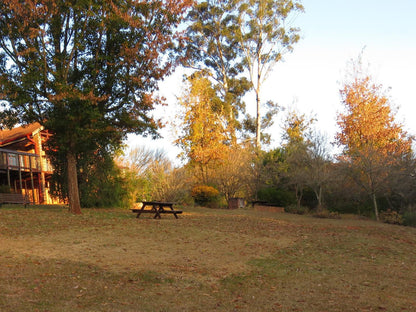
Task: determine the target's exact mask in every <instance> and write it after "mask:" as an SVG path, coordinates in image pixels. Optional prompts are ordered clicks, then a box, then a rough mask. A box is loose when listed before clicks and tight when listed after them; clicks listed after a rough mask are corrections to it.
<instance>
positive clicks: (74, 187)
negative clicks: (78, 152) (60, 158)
mask: <svg viewBox="0 0 416 312" xmlns="http://www.w3.org/2000/svg"><path fill="white" fill-rule="evenodd" d="M66 158H67V162H68V202H69V211H70V212H71V213H73V214H81V203H80V200H79V190H78V174H77V160H76V157H75V155H74V153H72V152H68V154H67V156H66Z"/></svg>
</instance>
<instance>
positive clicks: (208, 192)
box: [191, 185, 219, 206]
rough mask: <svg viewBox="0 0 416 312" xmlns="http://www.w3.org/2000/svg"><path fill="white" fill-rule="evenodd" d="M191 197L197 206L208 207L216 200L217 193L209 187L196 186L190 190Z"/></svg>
mask: <svg viewBox="0 0 416 312" xmlns="http://www.w3.org/2000/svg"><path fill="white" fill-rule="evenodd" d="M191 195H192V197H193V199H194V201H195V203H196V204H197V205H200V206H205V205H210V204H212V203H214V202H216V201H217V200H218V195H219V192H218V190H217V189H215V188H214V187H212V186H209V185H196V186H194V187H193V188H192V191H191Z"/></svg>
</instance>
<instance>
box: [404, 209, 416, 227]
mask: <svg viewBox="0 0 416 312" xmlns="http://www.w3.org/2000/svg"><path fill="white" fill-rule="evenodd" d="M403 225H407V226H414V227H416V211H407V212H405V213H403Z"/></svg>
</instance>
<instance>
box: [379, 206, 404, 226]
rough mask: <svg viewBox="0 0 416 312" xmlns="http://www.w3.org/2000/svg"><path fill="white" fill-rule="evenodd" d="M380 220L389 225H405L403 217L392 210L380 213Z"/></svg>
mask: <svg viewBox="0 0 416 312" xmlns="http://www.w3.org/2000/svg"><path fill="white" fill-rule="evenodd" d="M380 220H381V221H383V222H384V223H389V224H403V217H402V216H401V215H400V214H399V213H398V212H397V211H394V210H390V209H387V210H386V211H383V212H381V213H380Z"/></svg>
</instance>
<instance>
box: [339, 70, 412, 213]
mask: <svg viewBox="0 0 416 312" xmlns="http://www.w3.org/2000/svg"><path fill="white" fill-rule="evenodd" d="M340 92H341V97H342V102H343V104H344V106H345V113H341V114H339V116H338V125H339V127H340V129H341V131H340V132H339V133H338V134H337V137H336V138H337V140H338V143H339V145H341V146H343V147H344V151H343V156H342V160H344V161H345V162H346V163H348V164H349V165H350V168H351V171H350V172H351V175H352V177H353V179H354V180H355V181H356V182H357V183H358V184H359V185H360V186H361V187H362V188H363V189H364V190H365V191H366V192H367V194H368V195H369V196H370V197H371V199H372V201H373V206H374V211H375V215H376V218H377V219H378V218H379V213H378V203H377V197H378V196H379V195H380V193H382V192H383V191H386V185H387V182H388V179H389V175H390V173H391V168H392V167H394V166H395V165H396V164H398V163H399V162H400V161H401V160H403V159H404V158H406V157H407V156H409V155H410V154H411V143H412V139H411V137H409V136H408V134H407V133H406V132H405V131H404V130H403V128H402V126H401V125H400V124H399V123H397V122H395V120H394V115H393V112H392V108H391V103H390V100H389V98H388V96H387V95H386V93H385V92H384V91H383V89H382V86H381V85H377V84H375V83H373V82H372V80H371V77H370V76H369V75H367V74H364V75H363V74H362V72H361V71H355V72H354V73H353V77H352V79H351V81H349V82H347V83H345V85H344V87H343V89H342V90H341V91H340Z"/></svg>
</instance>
